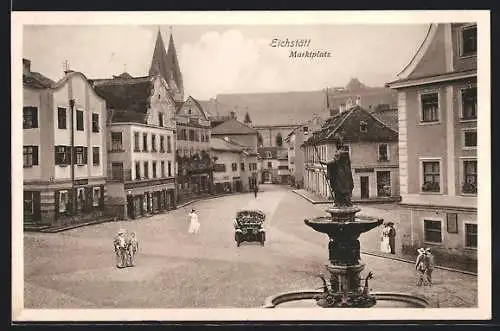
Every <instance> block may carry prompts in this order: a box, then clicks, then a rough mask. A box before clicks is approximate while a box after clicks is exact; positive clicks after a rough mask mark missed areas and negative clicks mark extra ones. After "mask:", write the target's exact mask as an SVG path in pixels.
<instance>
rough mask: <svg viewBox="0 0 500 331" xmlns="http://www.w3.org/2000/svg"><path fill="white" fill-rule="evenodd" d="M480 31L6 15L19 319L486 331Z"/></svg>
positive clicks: (235, 18)
mask: <svg viewBox="0 0 500 331" xmlns="http://www.w3.org/2000/svg"><path fill="white" fill-rule="evenodd" d="M489 19H490V15H489V12H488V11H473V10H471V11H400V12H398V11H392V12H384V11H377V12H375V11H374V12H356V11H353V12H334V11H331V12H329V11H325V12H317V13H311V12H233V13H230V12H182V13H181V12H177V13H176V12H151V13H146V12H143V13H140V12H128V13H118V12H117V13H112V12H108V13H103V12H101V13H97V12H96V13H91V12H72V13H62V12H61V13H57V12H45V13H43V12H13V13H12V57H11V58H12V109H11V116H12V151H13V153H12V201H13V207H12V210H13V213H12V215H13V219H12V222H11V223H12V304H13V306H12V319H13V320H14V321H104V320H118V321H120V320H121V321H126V320H130V321H134V320H143V321H144V320H185V321H189V320H198V321H201V320H203V321H213V320H330V321H340V320H370V319H378V320H401V319H403V320H409V319H416V320H425V319H432V320H451V319H454V320H458V319H475V320H479V319H488V318H490V317H491V259H490V254H491V252H490V250H491V242H490V240H491V239H490V238H491V214H490V208H491V206H490V205H489V201H490V187H489V185H490V184H489V183H490V182H491V177H490V176H491V174H490V173H491V170H490V163H489V160H490V131H489V125H490V92H489V91H490V54H489V52H490V35H489V33H490V32H489V30H490V26H489V24H490V23H489ZM21 109H22V112H21ZM21 123H22V125H21ZM21 148H22V151H23V154H22V157H21V153H20V151H21ZM359 309H362V310H361V311H360V310H359ZM363 312H366V313H363Z"/></svg>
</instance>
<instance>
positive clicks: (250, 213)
mask: <svg viewBox="0 0 500 331" xmlns="http://www.w3.org/2000/svg"><path fill="white" fill-rule="evenodd" d="M265 219H266V214H264V213H263V212H262V211H261V210H240V211H239V212H238V213H237V214H236V218H235V220H234V229H235V231H234V240H235V241H236V246H240V244H241V243H242V242H243V241H247V242H250V241H258V242H260V244H261V245H262V246H264V242H265V241H266V231H265V230H264V221H265Z"/></svg>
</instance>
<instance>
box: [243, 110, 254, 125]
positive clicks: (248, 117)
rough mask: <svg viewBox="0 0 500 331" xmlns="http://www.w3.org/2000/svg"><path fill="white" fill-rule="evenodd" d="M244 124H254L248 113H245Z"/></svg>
mask: <svg viewBox="0 0 500 331" xmlns="http://www.w3.org/2000/svg"><path fill="white" fill-rule="evenodd" d="M243 123H245V124H248V123H252V120H251V119H250V115H249V114H248V112H246V113H245V120H244V121H243Z"/></svg>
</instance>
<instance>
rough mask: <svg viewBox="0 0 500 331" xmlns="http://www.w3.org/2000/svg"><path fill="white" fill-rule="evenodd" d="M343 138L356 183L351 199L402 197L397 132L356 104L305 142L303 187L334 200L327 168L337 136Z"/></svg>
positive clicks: (334, 148)
mask: <svg viewBox="0 0 500 331" xmlns="http://www.w3.org/2000/svg"><path fill="white" fill-rule="evenodd" d="M337 134H340V135H342V136H343V138H344V144H345V146H344V148H345V149H346V150H348V151H349V155H350V158H351V170H352V177H353V181H354V189H353V192H352V198H353V199H355V200H356V199H357V200H369V199H378V198H389V197H398V196H399V163H398V133H397V131H395V130H393V129H391V128H390V127H389V126H387V125H386V124H385V123H382V122H381V121H380V120H378V119H377V118H376V117H374V116H373V115H372V114H371V113H370V112H368V111H367V110H365V109H363V108H362V107H360V106H359V105H356V106H354V107H352V108H350V109H348V110H344V111H342V112H341V113H339V114H338V115H335V116H333V117H331V118H330V119H328V120H326V122H325V123H324V125H323V126H322V127H321V129H320V130H318V131H316V132H314V133H313V134H312V135H311V136H310V137H309V138H308V139H307V140H306V141H305V143H304V159H305V174H304V188H305V189H306V190H308V191H311V192H314V193H316V194H318V195H320V196H322V197H324V198H328V199H331V198H332V194H331V192H330V188H329V183H328V182H327V178H326V166H325V165H321V164H320V163H319V161H322V162H328V161H330V160H332V159H333V157H334V154H335V151H336V146H335V136H336V135H337Z"/></svg>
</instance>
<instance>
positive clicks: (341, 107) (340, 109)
mask: <svg viewBox="0 0 500 331" xmlns="http://www.w3.org/2000/svg"><path fill="white" fill-rule="evenodd" d="M344 111H345V103H341V104H340V106H339V113H343V112H344Z"/></svg>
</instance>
